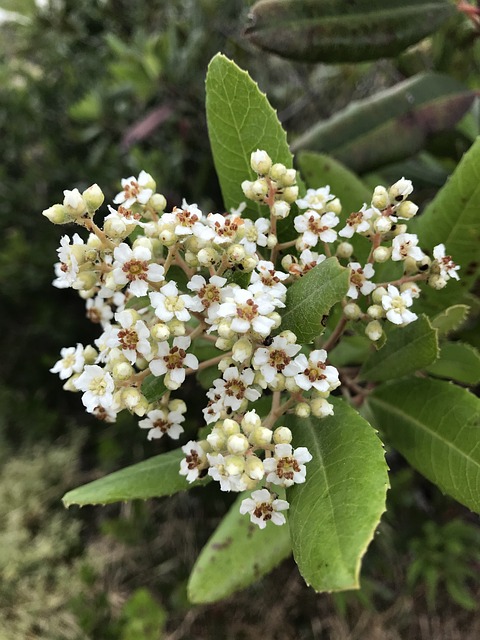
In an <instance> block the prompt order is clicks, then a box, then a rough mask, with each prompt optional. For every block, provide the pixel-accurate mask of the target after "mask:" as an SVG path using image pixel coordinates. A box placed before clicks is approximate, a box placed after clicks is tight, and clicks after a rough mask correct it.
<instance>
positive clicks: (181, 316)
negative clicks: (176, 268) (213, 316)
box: [149, 280, 192, 322]
mask: <svg viewBox="0 0 480 640" xmlns="http://www.w3.org/2000/svg"><path fill="white" fill-rule="evenodd" d="M149 295H150V301H151V303H152V307H153V308H154V309H155V315H156V316H157V317H158V318H159V319H160V320H162V321H163V322H170V320H173V319H174V318H176V319H177V320H180V321H181V322H188V320H190V313H189V311H188V309H190V307H191V304H192V298H190V296H187V295H186V294H179V292H178V288H177V284H176V283H175V282H174V281H173V280H171V281H170V282H167V284H165V285H163V287H162V288H161V289H160V292H157V291H155V292H153V293H150V294H149Z"/></svg>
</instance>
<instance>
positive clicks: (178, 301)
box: [43, 150, 458, 528]
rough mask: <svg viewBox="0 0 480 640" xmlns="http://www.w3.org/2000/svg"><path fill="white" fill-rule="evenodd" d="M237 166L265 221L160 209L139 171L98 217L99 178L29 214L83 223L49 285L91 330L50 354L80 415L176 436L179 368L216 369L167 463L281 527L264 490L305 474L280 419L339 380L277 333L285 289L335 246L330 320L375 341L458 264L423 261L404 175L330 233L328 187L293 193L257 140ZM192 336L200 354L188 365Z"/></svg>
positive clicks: (334, 213) (319, 403) (318, 413)
mask: <svg viewBox="0 0 480 640" xmlns="http://www.w3.org/2000/svg"><path fill="white" fill-rule="evenodd" d="M251 167H252V170H253V171H254V172H255V173H256V175H257V177H256V179H255V180H253V181H245V182H243V183H242V189H243V191H244V193H245V195H246V197H247V198H248V199H251V200H253V201H255V202H257V203H261V204H264V205H265V206H266V216H265V217H259V218H257V219H256V220H255V221H252V220H250V219H249V218H247V217H244V216H242V213H243V210H244V209H245V206H246V205H245V203H242V204H241V205H240V206H239V208H238V209H237V210H232V211H231V212H230V213H227V214H224V213H208V214H207V215H205V214H204V213H203V212H202V211H201V210H200V209H199V207H198V206H197V205H196V204H187V203H186V202H185V201H183V202H182V205H181V206H180V207H173V209H172V211H170V212H166V211H165V209H166V207H167V203H166V200H165V198H164V196H163V195H162V194H160V193H157V192H156V185H155V181H154V180H153V178H152V177H151V176H150V175H149V174H148V173H146V172H144V171H142V172H141V173H140V175H139V176H138V178H135V177H133V176H131V177H129V178H127V179H124V180H122V190H121V191H120V192H119V193H118V194H117V195H116V197H115V198H114V201H113V205H115V206H108V211H109V213H108V214H107V215H106V217H105V218H104V221H103V224H102V225H101V226H97V224H96V222H95V219H94V218H95V214H96V212H97V210H98V209H99V208H100V206H101V205H102V204H103V201H104V196H103V193H102V191H101V190H100V188H99V187H98V186H97V185H93V186H92V187H90V188H89V189H87V190H85V191H84V192H83V193H80V192H79V191H78V190H77V189H73V190H72V191H65V192H64V196H65V197H64V201H63V203H62V204H57V205H54V206H53V207H50V208H49V209H47V210H46V211H44V212H43V213H44V215H45V216H46V217H47V218H48V219H49V220H51V221H52V222H54V223H56V224H66V223H72V222H73V223H75V224H77V225H78V226H79V227H80V228H83V229H84V230H85V237H82V236H80V235H79V234H78V233H75V234H74V235H73V236H72V237H70V236H68V235H64V236H63V237H62V239H61V241H60V247H59V249H58V258H59V260H58V262H57V264H56V265H55V273H56V278H55V280H54V282H53V284H54V286H56V287H58V288H67V287H71V288H73V289H76V290H77V291H78V292H79V294H80V296H81V297H82V298H83V299H84V300H85V305H86V315H87V317H88V318H89V319H90V320H91V321H92V322H95V323H97V324H98V325H99V328H100V331H99V333H100V335H99V337H98V338H97V339H96V340H95V345H94V346H90V345H89V346H85V347H84V346H83V345H81V344H77V345H76V346H75V347H67V348H64V349H62V350H61V358H60V360H59V361H58V362H57V363H56V364H55V366H54V367H53V368H52V369H51V370H52V371H53V372H55V373H58V374H59V376H60V378H61V379H62V380H64V381H65V385H64V388H65V389H67V390H69V391H80V392H82V402H83V404H84V406H85V408H86V410H87V411H88V412H89V413H92V414H94V415H96V416H97V417H98V418H100V419H102V420H106V421H109V422H114V421H115V419H116V416H117V415H118V413H119V412H120V411H122V410H127V411H129V412H130V413H132V414H135V415H137V416H139V417H140V418H141V420H140V422H139V424H140V427H141V428H143V429H146V430H148V431H147V437H148V438H149V439H158V438H161V437H163V436H164V435H168V436H169V437H171V438H174V439H178V438H180V437H181V434H182V433H183V431H184V430H183V426H182V422H183V421H184V419H185V412H186V408H187V407H186V405H185V403H184V402H183V400H181V399H179V398H175V397H173V396H174V394H175V392H176V390H178V389H179V388H180V387H181V386H182V385H183V383H184V381H185V379H186V376H189V375H191V374H195V373H196V372H198V371H200V370H202V369H207V368H210V369H212V370H215V369H216V372H217V373H216V377H215V379H214V381H213V384H212V386H211V387H210V388H209V389H208V390H207V391H206V394H205V403H204V408H203V417H204V421H205V423H206V424H207V425H211V431H210V433H209V434H208V436H207V437H206V439H205V440H202V441H200V442H195V441H190V442H188V443H186V444H185V445H183V447H182V449H183V451H184V453H185V457H184V459H183V460H182V463H181V468H180V473H181V474H182V475H184V476H186V478H187V480H188V481H189V482H193V481H195V480H197V479H198V478H199V477H202V476H203V475H205V474H206V473H208V474H209V475H210V476H211V477H212V478H213V479H215V480H217V481H218V482H219V483H220V487H221V489H222V490H224V491H244V490H253V493H252V497H251V498H248V499H247V500H244V501H243V503H242V507H241V512H242V513H249V514H250V518H251V520H252V522H255V523H256V524H258V525H259V526H260V527H262V528H263V527H264V526H265V525H266V522H267V521H268V520H272V522H273V523H275V524H283V523H284V522H285V518H284V516H283V514H282V513H280V512H281V511H283V510H285V509H286V508H288V503H287V502H286V501H284V500H280V499H278V497H277V495H276V494H275V493H274V492H273V491H272V490H271V489H270V487H272V485H273V487H275V486H279V487H289V486H291V485H292V484H294V483H300V482H304V481H305V472H306V468H305V463H307V462H309V461H310V460H311V455H310V453H309V452H308V450H307V449H306V448H305V447H302V446H299V447H297V448H294V445H293V444H292V443H294V442H295V433H292V432H291V430H290V429H289V428H288V427H287V426H284V425H281V424H280V425H279V423H281V422H282V416H284V415H286V414H289V413H295V414H296V415H297V416H298V417H299V418H307V417H309V416H310V415H312V416H315V417H317V418H324V417H326V416H329V415H332V414H333V405H332V404H331V403H330V402H329V401H328V397H329V394H330V393H331V392H332V391H334V390H335V389H336V388H337V387H339V385H340V379H339V373H338V371H337V369H336V368H335V367H333V366H331V365H330V364H328V361H327V358H328V354H327V352H326V350H325V349H322V348H305V347H304V348H303V349H302V345H300V344H297V337H296V335H295V334H294V333H292V332H291V331H286V330H284V331H282V327H281V315H280V313H281V310H282V309H283V308H284V307H285V303H286V293H287V287H288V286H289V284H290V283H292V282H294V281H295V280H296V279H298V278H299V277H302V276H303V275H304V274H305V273H307V272H308V271H309V270H310V269H312V268H314V267H315V266H316V265H317V264H320V263H321V262H322V261H323V260H325V259H326V257H327V256H329V255H333V254H335V253H336V255H337V256H338V258H339V259H340V260H344V261H347V262H348V266H349V267H350V269H351V286H350V289H349V291H348V294H347V299H346V300H345V301H344V315H345V317H346V318H347V319H348V320H352V321H358V320H361V321H364V322H365V321H366V322H367V323H368V324H367V326H366V329H365V331H366V333H367V335H368V336H369V337H370V338H371V339H372V340H378V339H379V338H380V337H381V336H382V333H383V329H382V323H383V322H384V321H385V319H387V320H389V321H391V322H393V323H395V324H401V325H404V324H407V323H408V322H410V321H412V320H413V319H415V317H416V316H415V314H413V313H412V312H410V310H409V309H408V307H410V305H411V301H412V299H413V298H414V297H416V296H417V295H418V285H417V284H416V282H415V281H416V279H420V278H421V279H425V280H427V282H428V283H429V284H430V285H431V286H434V287H435V288H440V285H442V283H443V281H445V282H446V281H447V280H448V279H449V278H451V277H454V278H458V276H457V273H456V271H457V269H458V267H456V266H455V265H454V264H453V262H452V261H451V259H450V258H449V257H448V256H445V252H444V248H443V245H439V247H436V248H435V250H434V255H433V261H432V260H427V258H426V256H425V255H424V253H423V252H422V251H421V250H420V249H419V248H418V247H417V243H418V240H417V238H416V236H414V235H413V234H407V233H406V231H405V229H404V225H403V224H398V220H399V219H408V218H409V217H411V216H412V215H414V213H415V211H416V209H415V205H413V203H411V202H409V201H408V200H406V198H407V196H408V195H409V193H410V192H411V183H410V182H409V181H408V180H404V179H402V180H400V181H399V182H398V183H396V184H395V185H393V186H392V187H390V189H388V190H387V189H383V188H380V187H377V189H375V193H374V196H373V199H372V204H371V206H370V207H369V208H367V206H366V205H364V207H362V209H361V210H360V211H359V212H356V213H354V214H351V215H350V216H349V217H348V218H347V221H346V225H345V227H344V228H343V229H342V230H340V231H339V232H338V233H337V231H336V230H335V227H336V226H337V225H339V223H340V219H339V215H340V213H341V204H340V202H339V200H338V198H336V197H335V196H334V195H333V194H331V193H330V189H329V187H324V188H322V189H317V190H313V189H309V190H308V191H307V193H306V194H305V195H304V197H303V198H300V199H299V198H298V187H297V185H296V174H295V170H293V169H287V168H286V167H285V166H284V165H282V164H279V163H277V164H274V163H273V162H272V160H271V158H270V157H269V155H268V154H267V153H266V152H265V151H262V150H257V151H255V152H254V153H252V156H251ZM295 207H298V208H299V209H300V210H301V213H299V214H298V215H296V216H295V218H294V221H293V222H294V227H295V229H296V231H297V233H298V234H299V235H298V237H297V238H296V239H294V240H292V241H291V242H288V243H286V244H287V245H288V246H291V247H293V246H294V245H295V251H294V252H292V253H290V254H287V255H284V256H283V258H281V260H280V255H281V251H282V249H283V248H284V247H283V245H281V244H279V242H278V237H277V223H280V224H281V220H282V219H283V218H285V217H287V216H288V215H289V214H290V211H291V209H293V208H295ZM414 209H415V211H414ZM412 212H413V213H412ZM354 233H359V234H361V235H364V236H366V237H368V238H369V239H370V240H371V241H372V252H371V255H370V258H369V260H368V262H367V264H365V265H361V264H360V263H358V262H355V261H354V251H353V246H352V244H350V242H348V239H350V238H352V236H353V234H354ZM338 236H340V237H343V238H347V240H346V241H340V242H339V238H338ZM320 247H323V251H324V253H321V252H320V251H321V250H320ZM382 252H383V253H382ZM387 254H388V256H387ZM387 259H391V260H393V261H402V262H403V264H404V273H405V278H404V281H402V283H401V284H398V285H397V286H399V288H398V289H397V286H396V285H395V284H391V283H386V285H385V284H383V283H380V284H375V283H374V281H373V278H374V276H375V268H374V265H375V262H383V261H385V260H387ZM279 262H281V267H280V265H279V264H277V263H279ZM425 265H426V266H425ZM172 267H175V269H172ZM179 270H181V271H183V273H184V277H182V278H181V279H179V278H178V276H176V274H178V273H179ZM237 275H240V276H241V279H238V278H237V277H236V276H237ZM240 282H241V284H240ZM181 283H184V284H181ZM360 296H366V297H367V299H368V302H367V307H368V308H364V307H365V305H363V306H362V305H361V303H360ZM197 345H201V347H202V349H201V351H202V353H206V354H207V355H205V357H204V358H203V360H202V361H200V362H199V360H198V357H197V355H195V354H196V353H197V354H198V353H200V351H198V350H197V348H196V347H197ZM155 379H158V381H159V382H161V383H163V387H164V388H165V389H166V391H165V393H163V395H161V396H160V397H158V398H157V399H155V400H154V401H151V400H149V399H148V398H151V397H152V396H151V395H150V394H149V393H147V395H145V388H146V387H145V385H146V384H147V383H149V385H150V384H151V381H152V380H153V381H154V382H155ZM264 393H267V394H268V395H269V397H270V398H271V399H272V401H271V408H270V411H269V412H267V414H266V415H262V416H261V415H259V413H258V412H257V409H256V406H255V403H256V402H257V401H258V400H259V399H260V398H261V396H262V395H263V394H264ZM147 396H148V397H147ZM295 444H297V443H295ZM299 444H301V443H299Z"/></svg>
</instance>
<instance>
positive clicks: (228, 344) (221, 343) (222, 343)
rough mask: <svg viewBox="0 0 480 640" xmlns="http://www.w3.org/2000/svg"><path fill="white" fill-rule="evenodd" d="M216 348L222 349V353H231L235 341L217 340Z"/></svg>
mask: <svg viewBox="0 0 480 640" xmlns="http://www.w3.org/2000/svg"><path fill="white" fill-rule="evenodd" d="M215 346H216V347H217V349H220V351H230V349H231V348H232V347H233V340H232V339H231V338H230V339H228V338H217V340H216V342H215Z"/></svg>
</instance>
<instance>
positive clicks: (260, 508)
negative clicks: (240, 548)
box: [240, 489, 290, 529]
mask: <svg viewBox="0 0 480 640" xmlns="http://www.w3.org/2000/svg"><path fill="white" fill-rule="evenodd" d="M289 506H290V505H289V504H288V502H287V501H286V500H279V499H278V498H275V495H274V494H271V493H270V491H268V489H259V490H258V491H253V492H252V497H251V498H246V499H245V500H242V504H241V505H240V513H241V514H242V515H245V514H246V513H249V514H250V522H253V524H256V525H258V526H259V527H260V529H265V527H266V526H267V522H268V521H269V520H271V521H272V522H273V524H276V525H282V524H285V522H286V520H285V516H284V515H283V513H279V512H280V511H285V510H286V509H288V507H289Z"/></svg>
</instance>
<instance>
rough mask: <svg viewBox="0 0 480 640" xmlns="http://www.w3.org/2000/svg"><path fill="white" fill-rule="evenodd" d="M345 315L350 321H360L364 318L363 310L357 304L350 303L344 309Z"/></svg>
mask: <svg viewBox="0 0 480 640" xmlns="http://www.w3.org/2000/svg"><path fill="white" fill-rule="evenodd" d="M343 313H344V315H345V317H346V318H348V319H349V320H358V319H359V318H360V317H361V316H362V310H361V309H360V307H359V306H358V304H356V303H355V302H349V303H348V304H346V305H345V306H344V307H343Z"/></svg>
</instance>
